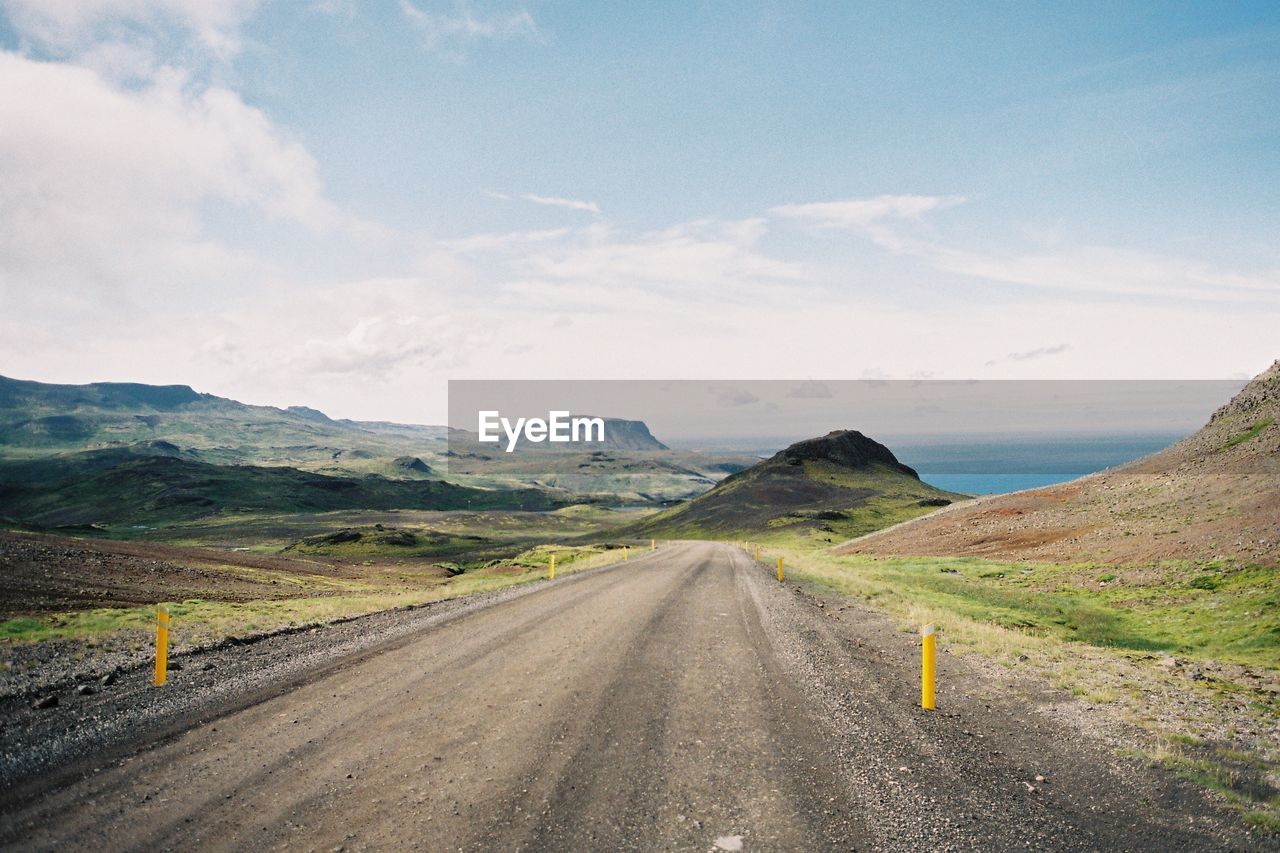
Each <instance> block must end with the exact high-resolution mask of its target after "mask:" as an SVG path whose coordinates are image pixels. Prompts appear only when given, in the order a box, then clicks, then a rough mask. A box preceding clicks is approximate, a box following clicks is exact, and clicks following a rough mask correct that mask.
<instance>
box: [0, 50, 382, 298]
mask: <svg viewBox="0 0 1280 853" xmlns="http://www.w3.org/2000/svg"><path fill="white" fill-rule="evenodd" d="M212 201H220V202H225V203H229V204H231V205H234V206H237V207H239V208H241V209H243V210H245V211H246V214H256V215H260V216H264V217H266V218H267V219H271V220H277V221H282V222H289V223H294V224H297V225H300V226H302V227H303V228H304V229H309V230H310V231H313V232H317V233H327V232H332V231H333V230H334V229H337V228H342V227H352V228H357V227H359V224H358V223H356V222H354V220H352V219H350V218H349V217H347V216H346V215H344V214H343V213H342V212H341V211H340V210H339V209H338V208H337V207H336V206H335V205H334V204H333V203H332V202H330V201H329V200H328V199H327V198H326V197H325V196H324V193H323V191H322V187H321V182H320V178H319V176H318V170H317V166H316V162H315V160H314V159H313V158H312V157H311V155H310V154H309V153H308V152H307V151H306V149H305V148H303V147H302V145H301V144H299V143H297V142H295V141H293V140H291V139H290V138H289V137H288V136H287V135H286V134H284V133H282V132H280V131H279V130H278V129H277V128H276V127H275V126H273V125H272V123H271V122H270V120H269V119H268V118H267V117H266V116H265V115H264V114H263V113H262V112H260V111H259V110H257V109H254V108H252V107H250V106H248V105H246V104H245V103H244V102H243V101H242V100H241V99H240V98H239V97H238V96H237V95H236V94H235V93H233V92H231V91H229V90H227V89H224V88H221V87H217V86H213V87H209V88H205V89H203V90H200V89H193V88H192V87H190V86H189V85H188V81H187V80H186V79H185V78H184V77H183V76H182V75H179V74H176V73H172V72H170V73H166V74H163V75H161V76H160V77H159V79H157V80H156V81H155V82H154V83H152V84H151V85H149V86H147V87H144V88H140V89H139V88H124V87H120V86H117V85H115V84H113V83H111V82H109V81H107V80H105V79H104V78H102V77H101V76H100V75H98V74H97V73H95V72H93V71H91V70H89V69H86V68H81V67H77V66H74V65H68V64H60V63H48V62H38V61H34V60H31V59H27V58H24V57H21V56H18V55H16V54H12V53H7V52H0V223H3V228H0V286H3V288H4V290H5V291H6V292H13V291H16V290H17V289H36V290H37V291H38V290H41V289H44V288H47V287H49V286H51V284H52V283H53V282H56V283H57V284H56V286H57V287H58V288H59V289H61V290H70V291H84V290H86V289H93V288H101V287H124V286H129V287H134V286H139V285H144V284H146V283H147V282H151V283H153V284H160V283H164V284H166V289H167V288H168V287H169V286H172V284H173V283H178V282H183V281H193V280H195V281H211V280H217V279H218V278H219V277H226V276H230V275H232V274H243V273H244V272H245V271H246V269H247V268H250V267H255V266H257V265H260V262H258V261H255V260H254V259H252V258H251V257H249V256H247V255H245V254H243V253H241V252H237V251H233V250H231V249H229V248H227V247H225V246H224V245H222V244H220V243H218V242H217V241H216V240H214V239H212V238H211V237H210V236H209V235H208V234H207V233H206V228H205V227H204V222H203V216H202V208H203V206H205V205H206V204H208V203H209V202H212ZM259 271H261V270H259Z"/></svg>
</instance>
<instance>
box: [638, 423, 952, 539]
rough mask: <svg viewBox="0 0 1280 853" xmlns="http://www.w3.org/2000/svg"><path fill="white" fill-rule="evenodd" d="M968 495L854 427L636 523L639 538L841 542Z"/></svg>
mask: <svg viewBox="0 0 1280 853" xmlns="http://www.w3.org/2000/svg"><path fill="white" fill-rule="evenodd" d="M960 497H961V496H960V495H955V494H951V493H948V492H944V491H942V490H940V489H936V488H934V487H933V486H930V485H928V484H926V483H923V482H921V480H920V478H919V476H917V475H916V472H915V471H913V470H912V469H911V468H909V467H907V466H906V465H903V464H902V463H901V462H899V461H898V460H897V458H896V457H895V456H894V455H893V452H892V451H890V450H889V448H887V447H885V446H884V445H883V444H880V443H879V442H878V441H875V440H873V439H870V438H868V437H867V436H865V435H863V434H862V433H860V432H857V431H854V430H838V431H836V432H831V433H828V434H827V435H825V436H823V437H821V438H812V439H808V440H805V441H800V442H797V443H796V444H793V445H791V446H790V447H788V448H786V449H785V450H782V451H779V452H778V453H776V454H774V455H773V456H772V457H770V458H769V459H766V460H764V461H763V462H760V463H759V464H756V465H754V466H752V467H750V468H748V469H746V470H744V471H740V472H738V473H736V474H733V475H732V476H730V477H728V478H726V479H725V480H723V481H722V482H721V483H719V484H718V485H717V486H715V487H714V488H713V489H711V490H710V491H708V492H706V493H705V494H702V495H699V496H698V497H695V498H693V499H692V500H690V501H687V502H686V503H683V504H681V505H679V506H676V507H673V508H672V509H670V510H667V511H665V512H662V513H659V514H658V515H655V516H652V517H650V518H648V519H646V520H645V521H643V522H640V523H639V524H637V525H635V526H634V528H632V530H631V531H630V532H632V533H633V534H634V535H637V536H663V537H671V538H711V539H717V538H746V537H752V538H771V539H776V538H778V537H784V536H794V535H801V536H806V537H812V538H815V539H818V540H828V541H831V540H835V539H838V538H841V537H846V536H849V535H856V534H858V533H865V532H868V531H870V530H875V529H878V528H880V527H884V526H885V525H888V524H894V523H896V522H899V521H903V520H905V519H908V518H912V517H914V516H916V515H919V514H920V513H923V512H927V511H928V510H929V509H930V508H932V507H936V506H939V505H943V504H946V503H950V502H951V501H952V500H957V499H959V498H960Z"/></svg>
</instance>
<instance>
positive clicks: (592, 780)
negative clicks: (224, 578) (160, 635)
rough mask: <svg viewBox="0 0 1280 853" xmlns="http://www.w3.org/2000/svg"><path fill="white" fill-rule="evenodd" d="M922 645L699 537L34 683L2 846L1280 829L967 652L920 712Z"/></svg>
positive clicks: (778, 843) (644, 840)
mask: <svg viewBox="0 0 1280 853" xmlns="http://www.w3.org/2000/svg"><path fill="white" fill-rule="evenodd" d="M918 654H919V652H918V648H917V646H916V645H915V640H914V638H913V637H912V636H910V635H906V634H902V633H900V632H896V631H894V630H893V627H892V626H891V625H890V624H889V623H888V622H887V620H885V619H884V618H882V617H880V616H877V615H875V614H874V613H871V612H869V611H866V610H864V609H862V608H859V607H854V606H849V605H846V604H843V603H841V602H838V601H835V600H823V599H819V598H814V597H813V596H810V595H808V594H806V593H803V592H801V591H800V590H798V589H796V588H795V587H793V586H792V585H791V584H789V583H788V584H779V583H777V582H776V580H774V579H773V576H772V570H771V568H770V567H767V566H764V565H759V564H756V563H754V562H753V561H751V560H750V559H749V558H748V557H747V556H746V555H744V554H743V553H742V552H741V551H740V550H738V549H735V548H732V547H729V546H724V545H719V544H711V543H680V544H674V545H670V546H667V547H664V548H663V549H661V550H659V551H658V552H657V553H653V554H647V555H645V556H643V557H641V558H637V559H633V560H630V561H629V562H626V563H620V564H616V565H614V566H611V567H608V568H605V569H600V570H596V571H592V572H586V573H583V574H580V575H573V576H568V577H564V578H562V579H559V580H557V581H555V582H552V583H540V584H536V585H531V586H527V587H524V588H520V589H514V590H507V591H504V592H502V593H497V594H491V595H486V596H477V597H475V598H473V599H468V600H464V601H456V602H445V603H442V604H439V605H433V606H431V607H427V608H421V609H418V610H413V611H405V612H398V613H388V614H379V615H377V616H374V617H368V618H366V619H361V620H355V621H353V622H348V623H345V624H343V625H338V626H332V627H329V628H325V629H322V630H317V631H316V632H313V633H303V634H294V635H289V636H281V637H274V638H269V639H266V640H263V641H261V642H258V643H254V644H252V645H247V646H235V647H230V648H225V649H219V650H215V651H210V652H206V653H202V654H199V655H192V656H190V657H189V658H188V659H186V660H183V661H181V662H182V664H183V669H182V670H181V671H179V672H177V673H174V676H173V679H172V681H171V683H170V684H169V685H168V686H167V687H165V688H163V689H155V688H148V687H147V686H146V680H147V679H146V675H147V674H146V673H145V672H141V671H138V672H132V673H125V674H124V675H122V676H121V677H120V678H119V679H118V681H117V682H116V683H115V684H112V685H110V686H107V687H101V688H100V689H98V690H97V692H95V693H94V694H93V695H89V696H79V695H75V694H71V695H68V696H66V697H63V698H62V699H61V701H60V702H59V705H58V706H57V707H55V708H49V709H45V710H39V711H37V710H34V709H31V708H30V707H28V705H26V704H25V703H24V704H22V705H17V704H15V703H13V702H11V703H10V704H9V705H7V706H5V707H0V711H3V712H4V717H5V723H4V728H3V729H2V730H0V748H3V761H2V763H0V796H2V797H3V804H2V805H0V845H2V846H4V847H6V848H13V849H24V850H46V849H54V848H67V847H71V848H82V849H83V848H95V849H103V850H113V849H138V848H144V847H145V848H156V849H177V848H182V849H196V848H209V849H265V848H307V849H329V850H333V849H346V850H359V849H381V848H397V849H401V848H421V849H426V850H445V849H450V850H455V849H457V850H494V849H505V850H517V849H553V850H575V851H576V850H655V849H676V850H715V849H720V850H737V849H742V850H827V849H831V850H918V849H921V848H922V847H928V848H932V849H984V850H990V849H1002V850H1003V849H1025V848H1028V847H1032V848H1040V849H1064V850H1095V849H1112V850H1139V849H1144V850H1146V849H1160V850H1220V849H1221V850H1231V849H1258V848H1267V847H1271V848H1276V847H1277V845H1276V844H1275V843H1274V839H1266V838H1259V837H1256V836H1251V835H1250V834H1248V832H1247V831H1246V829H1245V828H1244V827H1243V825H1242V824H1241V823H1240V822H1239V820H1238V818H1236V817H1235V816H1234V815H1233V814H1231V813H1228V812H1225V811H1224V810H1221V809H1219V808H1218V807H1216V806H1215V805H1214V804H1212V803H1211V802H1209V801H1208V800H1207V799H1206V797H1205V796H1204V795H1202V794H1201V793H1200V792H1199V791H1198V790H1197V789H1195V788H1193V787H1191V786H1190V785H1188V784H1186V783H1182V782H1180V781H1178V780H1177V779H1175V778H1173V777H1172V776H1170V775H1168V774H1165V773H1162V772H1159V771H1154V770H1150V769H1147V768H1146V767H1144V766H1142V765H1140V764H1139V763H1137V762H1134V761H1130V760H1127V759H1122V758H1119V757H1118V756H1117V755H1116V753H1115V750H1114V745H1115V742H1114V738H1115V736H1116V735H1115V732H1116V730H1115V728H1114V727H1106V726H1102V725H1100V724H1099V725H1095V724H1093V723H1091V722H1088V720H1089V719H1090V717H1091V715H1090V714H1088V713H1080V712H1079V710H1080V709H1079V708H1077V707H1075V706H1074V705H1073V703H1071V702H1070V701H1069V700H1066V699H1064V697H1063V696H1062V695H1061V694H1057V693H1050V692H1045V691H1041V692H1039V693H1036V692H1034V691H1033V692H1030V693H1028V691H1027V690H1026V688H1025V687H1014V686H1011V684H1010V683H1009V682H1008V681H1001V680H999V679H996V678H993V677H991V676H990V675H987V674H984V673H983V672H982V671H980V670H979V669H977V668H974V667H971V666H969V665H967V664H966V663H965V662H964V661H962V660H959V659H955V658H952V657H951V656H949V655H946V654H943V655H940V661H939V679H940V691H939V711H937V712H933V713H930V712H925V711H922V710H920V709H919V708H918V707H917V705H916V702H917V700H918V681H917V679H918V665H919V664H918ZM15 701H16V700H15ZM1122 734H1123V733H1122ZM1037 777H1039V778H1037Z"/></svg>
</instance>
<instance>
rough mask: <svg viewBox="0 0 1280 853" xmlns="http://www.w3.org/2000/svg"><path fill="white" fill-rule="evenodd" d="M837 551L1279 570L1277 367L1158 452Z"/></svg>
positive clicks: (969, 507)
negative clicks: (1218, 563)
mask: <svg viewBox="0 0 1280 853" xmlns="http://www.w3.org/2000/svg"><path fill="white" fill-rule="evenodd" d="M842 551H843V552H844V553H871V554H904V555H909V554H930V555H931V554H967V555H974V556H995V557H1009V558H1016V559H1029V560H1047V561H1053V562H1083V561H1098V562H1107V563H1142V562H1149V561H1153V560H1173V559H1179V560H1181V559H1191V560H1215V559H1226V560H1231V561H1233V562H1236V563H1239V564H1241V565H1249V564H1254V563H1256V564H1261V565H1266V566H1280V361H1277V362H1276V363H1275V364H1273V365H1272V366H1271V367H1270V368H1269V369H1268V370H1266V371H1265V372H1263V373H1262V374H1260V375H1259V376H1257V377H1256V378H1255V379H1254V380H1253V381H1252V382H1250V383H1249V384H1248V385H1247V386H1245V387H1244V389H1242V390H1241V391H1240V393H1239V394H1237V395H1236V396H1235V397H1234V398H1233V399H1232V400H1231V401H1230V402H1228V403H1227V404H1226V405H1224V406H1222V408H1220V409H1218V411H1216V412H1214V414H1213V416H1212V417H1211V418H1210V419H1209V422H1208V423H1207V424H1206V425H1205V426H1204V427H1203V428H1201V429H1200V430H1199V431H1197V432H1196V433H1194V434H1193V435H1191V436H1189V437H1187V438H1185V439H1183V440H1182V441H1180V442H1178V443H1177V444H1174V445H1172V446H1171V447H1169V448H1167V449H1165V450H1162V451H1160V452H1159V453H1155V454H1152V455H1151V456H1148V457H1145V458H1143V459H1139V460H1137V461H1135V462H1131V463H1129V464H1128V465H1124V466H1121V467H1118V468H1115V469H1113V470H1108V471H1103V472H1101V473H1098V474H1093V475H1090V476H1088V477H1083V478H1081V479H1079V480H1074V481H1072V482H1070V483H1062V484H1059V485H1055V486H1048V487H1046V488H1043V489H1035V490H1032V491H1027V492H1019V493H1015V494H1010V495H995V496H992V497H989V498H981V499H979V500H976V501H973V502H970V503H967V504H965V505H963V506H956V507H949V508H947V509H945V510H942V511H940V512H938V513H937V514H935V515H932V516H930V517H928V518H922V519H920V520H918V521H915V522H913V523H911V524H907V525H903V526H902V527H899V528H896V529H894V530H889V531H885V532H884V533H882V534H877V535H874V536H869V537H867V538H866V539H862V540H859V541H858V542H851V543H849V544H848V545H847V546H845V547H844V548H843V549H842Z"/></svg>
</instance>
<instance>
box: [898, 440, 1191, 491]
mask: <svg viewBox="0 0 1280 853" xmlns="http://www.w3.org/2000/svg"><path fill="white" fill-rule="evenodd" d="M1184 437H1185V434H1184V433H1177V434H1174V433H1141V434H1127V435H1117V436H1100V435H1034V436H1028V435H1010V436H952V437H942V438H939V437H929V438H927V439H920V438H915V439H913V438H911V437H903V438H900V439H898V440H896V441H895V440H892V439H891V440H889V441H886V442H885V443H886V444H887V445H888V446H889V448H890V449H891V450H892V451H893V453H894V455H895V456H897V457H898V459H899V460H900V461H901V462H902V463H903V464H906V465H910V466H911V467H912V468H914V469H916V471H917V473H919V474H920V479H921V480H924V481H925V482H926V483H929V484H930V485H932V486H937V487H938V488H940V489H946V490H947V491H951V492H962V493H964V494H969V495H990V494H1001V493H1004V492H1016V491H1020V490H1022V489H1035V488H1039V487H1040V486H1050V485H1053V484H1054V483H1063V482H1066V481H1068V480H1074V479H1076V478H1078V477H1083V476H1085V475H1086V474H1093V473H1096V472H1098V471H1102V470H1105V469H1107V468H1114V467H1115V466H1117V465H1123V464H1125V463H1126V462H1132V461H1133V460H1135V459H1140V458H1141V457H1143V456H1147V455H1149V454H1152V453H1155V452H1157V451H1160V450H1163V449H1164V448H1166V447H1168V446H1169V445H1171V444H1173V443H1174V442H1177V441H1179V440H1181V439H1182V438H1184Z"/></svg>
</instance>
